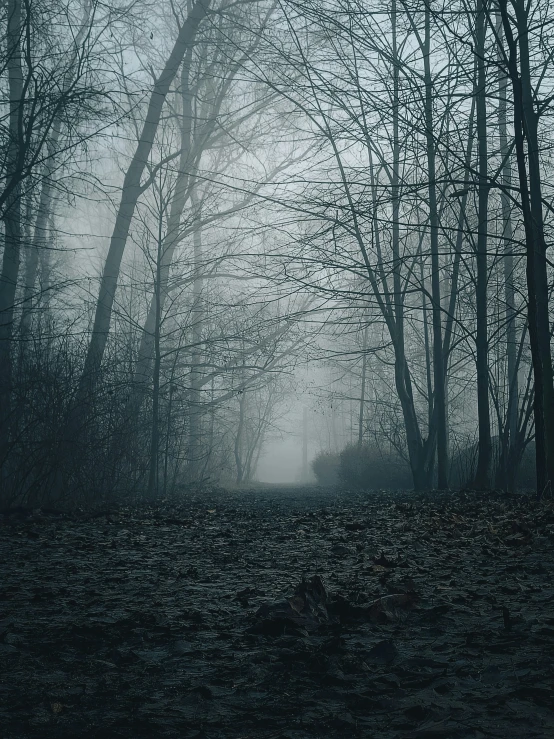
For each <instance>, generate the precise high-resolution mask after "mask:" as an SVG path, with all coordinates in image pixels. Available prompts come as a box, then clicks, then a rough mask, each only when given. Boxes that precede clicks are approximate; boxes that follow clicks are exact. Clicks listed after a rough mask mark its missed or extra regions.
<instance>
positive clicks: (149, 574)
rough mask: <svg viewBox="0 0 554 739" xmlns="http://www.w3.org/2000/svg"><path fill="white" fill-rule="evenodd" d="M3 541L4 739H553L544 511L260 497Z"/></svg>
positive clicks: (35, 531)
mask: <svg viewBox="0 0 554 739" xmlns="http://www.w3.org/2000/svg"><path fill="white" fill-rule="evenodd" d="M0 537H1V538H0V554H1V555H2V562H1V563H0V572H1V575H0V609H1V613H0V665H1V667H0V727H1V729H0V735H1V736H2V739H15V738H17V739H19V738H20V737H37V738H39V737H40V738H42V737H49V738H53V739H54V738H55V739H70V738H77V737H79V738H83V737H87V738H88V737H91V738H92V737H95V738H96V737H98V739H109V738H114V739H115V738H116V737H128V738H132V737H152V738H158V737H160V738H162V737H164V738H165V737H168V738H171V737H180V738H181V739H183V738H184V739H188V738H189V737H191V738H192V737H206V739H220V738H221V739H227V738H229V739H238V738H239V737H242V738H243V739H246V738H247V737H251V738H258V737H260V738H261V739H262V738H263V739H269V738H270V737H273V738H275V739H278V738H283V739H304V738H308V737H323V738H332V737H341V739H342V738H348V737H371V738H374V739H381V738H382V739H396V738H398V739H404V738H406V739H407V738H412V737H413V738H414V739H416V738H417V739H424V738H425V737H435V738H440V737H453V738H454V737H459V738H460V739H463V738H464V737H467V738H469V737H472V738H475V739H477V738H480V737H502V739H508V738H511V737H514V738H516V737H517V739H532V738H534V737H541V738H551V737H554V504H553V503H552V501H545V502H543V503H541V504H537V503H536V502H535V501H534V500H533V499H532V498H531V497H529V496H523V495H521V496H519V495H518V496H510V497H506V496H503V495H500V494H487V495H479V494H476V493H441V494H438V493H428V494H425V495H416V494H413V493H383V492H375V493H364V494H359V493H356V494H354V493H336V492H330V491H324V490H321V489H317V488H299V487H296V488H293V487H291V488H277V487H275V488H271V487H266V488H264V489H260V490H248V491H235V492H211V493H203V494H200V493H198V494H196V495H190V494H189V495H188V496H187V497H186V498H185V499H183V501H182V502H181V503H179V504H170V503H166V504H164V505H161V506H158V507H147V506H141V507H135V508H119V509H113V510H110V511H104V512H101V511H97V512H96V513H94V514H87V513H84V512H81V513H76V514H71V515H69V514H63V515H62V514H54V513H47V512H41V511H34V512H26V511H15V512H12V513H10V514H9V515H8V514H7V513H5V514H4V515H2V516H0ZM316 576H317V577H316ZM303 577H305V578H306V579H305V582H304V584H303V585H302V584H301V583H302V578H303ZM319 578H321V579H319Z"/></svg>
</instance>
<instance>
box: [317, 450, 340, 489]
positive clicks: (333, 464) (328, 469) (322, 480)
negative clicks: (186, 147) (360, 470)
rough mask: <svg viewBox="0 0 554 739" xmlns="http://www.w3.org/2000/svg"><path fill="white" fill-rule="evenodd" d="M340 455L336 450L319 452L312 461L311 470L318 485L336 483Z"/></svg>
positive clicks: (337, 481) (337, 480)
mask: <svg viewBox="0 0 554 739" xmlns="http://www.w3.org/2000/svg"><path fill="white" fill-rule="evenodd" d="M339 467H340V455H339V454H337V453H336V452H319V453H318V454H317V456H316V457H315V459H314V460H313V461H312V470H313V471H314V475H315V476H316V478H317V481H318V483H319V484H320V485H338V483H339Z"/></svg>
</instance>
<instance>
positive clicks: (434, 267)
mask: <svg viewBox="0 0 554 739" xmlns="http://www.w3.org/2000/svg"><path fill="white" fill-rule="evenodd" d="M423 63H424V81H425V135H426V144H427V167H428V177H429V193H428V197H429V227H430V236H431V294H432V297H433V310H432V317H433V381H434V391H435V392H434V404H433V409H434V419H435V424H436V439H437V487H438V489H439V490H443V489H445V488H446V487H448V448H447V428H446V397H445V372H444V354H443V343H442V315H441V286H440V264H439V218H438V210H437V182H436V178H437V175H436V155H435V140H434V131H433V80H432V76H431V11H430V8H429V5H426V6H425V39H424V48H423ZM430 433H431V430H430Z"/></svg>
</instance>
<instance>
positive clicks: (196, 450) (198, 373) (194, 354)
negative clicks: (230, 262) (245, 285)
mask: <svg viewBox="0 0 554 739" xmlns="http://www.w3.org/2000/svg"><path fill="white" fill-rule="evenodd" d="M191 197H192V201H191V202H192V206H193V210H194V218H195V219H197V220H198V226H197V228H195V230H194V234H193V248H194V281H193V285H192V308H191V323H192V341H191V344H192V351H191V356H190V363H191V368H190V429H189V439H190V443H189V449H190V455H189V456H190V469H191V476H192V479H193V480H196V479H198V477H199V470H200V464H199V463H200V459H201V458H202V456H203V454H202V407H201V395H202V393H201V387H202V374H203V373H202V368H201V362H202V335H203V325H204V305H203V300H202V289H203V279H202V270H203V266H202V226H201V225H200V221H201V217H200V215H201V214H200V203H199V198H198V194H197V191H196V189H193V191H192V194H191Z"/></svg>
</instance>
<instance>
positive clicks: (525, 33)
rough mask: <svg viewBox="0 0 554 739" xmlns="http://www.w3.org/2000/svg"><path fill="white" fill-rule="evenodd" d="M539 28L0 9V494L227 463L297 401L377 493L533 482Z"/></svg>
mask: <svg viewBox="0 0 554 739" xmlns="http://www.w3.org/2000/svg"><path fill="white" fill-rule="evenodd" d="M553 22H554V19H553V18H551V6H550V4H549V2H546V0H540V2H532V3H529V2H515V1H514V2H512V1H511V2H501V1H499V2H487V1H486V0H484V2H477V3H476V4H475V5H471V4H468V3H467V2H460V3H454V4H451V3H448V4H445V5H444V6H441V5H440V4H439V3H436V2H431V3H428V4H427V5H425V6H424V7H420V5H419V4H418V3H413V4H412V3H410V2H407V1H406V2H404V0H396V1H395V2H393V1H392V0H391V1H390V2H375V3H372V2H355V1H354V0H340V1H339V0H333V1H331V0H330V1H329V2H320V1H319V0H318V2H315V1H314V2H313V3H312V2H301V3H295V2H285V0H282V1H281V2H277V3H271V2H263V1H261V0H260V1H258V0H236V1H234V2H230V1H229V2H222V3H221V4H217V3H216V4H212V2H207V1H206V0H202V2H200V0H199V1H198V2H195V3H191V2H188V5H187V3H181V5H176V4H175V3H171V2H169V3H167V4H166V3H163V2H162V3H155V4H151V3H149V2H148V1H147V0H144V1H143V0H136V2H132V3H125V2H121V3H118V2H115V3H99V2H95V0H82V2H68V1H67V0H60V2H58V0H55V2H51V1H50V0H49V1H48V2H46V1H45V2H41V0H35V1H33V2H29V1H27V2H21V1H20V0H13V2H12V1H11V0H10V2H8V3H7V4H5V5H4V7H3V10H2V23H3V28H4V35H5V43H4V45H3V52H2V53H3V64H2V90H3V91H4V92H3V104H2V117H1V131H2V137H3V141H4V145H3V146H2V154H1V156H2V160H1V171H2V194H1V195H0V207H1V209H2V242H3V254H2V273H1V277H0V352H1V357H0V367H1V376H0V409H1V411H0V412H1V423H0V436H1V438H0V465H1V476H2V500H3V503H4V505H5V506H13V505H26V506H31V507H33V506H36V505H43V504H45V503H46V504H49V505H52V506H54V507H56V506H57V507H59V506H63V505H65V504H89V503H90V502H91V501H93V502H98V501H101V500H104V499H108V498H110V499H113V498H121V499H129V497H132V498H149V499H152V498H156V497H157V496H158V497H159V496H162V497H163V496H164V495H167V494H175V493H176V492H177V491H178V490H180V489H184V488H185V489H186V488H187V486H189V487H190V486H191V485H193V486H194V485H196V484H202V483H206V482H210V483H212V484H218V483H223V484H225V483H234V484H236V483H239V484H240V483H242V482H246V481H251V480H255V479H256V468H257V463H258V460H259V459H260V455H261V454H264V453H266V452H267V451H268V445H270V444H271V441H272V439H274V438H275V436H276V435H278V434H279V433H286V432H287V428H288V431H289V432H292V431H291V428H290V424H289V427H287V423H286V417H287V414H289V415H290V409H291V407H292V406H296V405H298V404H300V405H302V406H305V407H306V408H307V412H308V414H309V417H310V426H311V427H312V428H313V429H315V431H316V432H317V431H319V432H320V433H319V438H314V439H313V440H312V441H311V443H312V444H316V445H317V447H318V451H320V452H322V453H329V452H332V453H334V454H335V455H337V454H339V453H340V452H341V451H343V450H344V449H345V448H347V447H349V448H350V447H354V449H351V448H350V449H349V450H348V451H347V453H349V454H350V456H351V457H356V464H358V466H362V467H363V466H364V465H365V467H366V468H367V469H368V470H371V466H372V460H373V459H377V460H380V461H381V462H382V464H384V465H385V466H388V467H391V468H396V467H398V468H399V469H401V471H402V474H401V475H400V477H401V478H402V480H406V482H405V483H404V485H403V487H410V488H413V489H415V490H425V489H430V488H435V489H439V490H443V489H448V488H449V487H451V488H455V487H461V486H469V487H472V488H475V489H480V490H486V489H504V490H512V491H513V489H514V488H515V487H517V486H518V485H517V483H518V481H521V486H523V487H527V488H529V487H532V488H534V489H536V491H537V495H538V496H541V495H543V494H549V491H550V485H551V480H552V476H553V474H554V389H553V373H552V356H551V348H550V336H551V317H550V291H551V288H552V269H551V267H552V265H551V262H550V260H549V257H548V253H547V249H548V246H549V239H550V237H551V228H552V223H551V222H552V207H553V206H552V185H551V182H552V171H551V167H552V163H551V135H550V123H551V116H552V102H553V73H552V63H553V60H552V55H553V51H552V25H553ZM283 419H285V422H283ZM295 424H296V426H297V428H295V429H293V430H294V431H295V433H301V432H300V431H299V429H300V427H301V424H302V421H301V419H297V420H296V421H295ZM326 427H329V429H331V431H332V433H331V431H329V433H328V434H327V439H325V435H324V434H323V433H322V431H323V429H324V428H326ZM332 427H334V428H332ZM314 433H315V432H314ZM312 435H313V434H312ZM316 436H317V434H316ZM356 447H357V449H358V451H357V452H356ZM312 456H313V455H312ZM335 462H336V460H335ZM522 465H523V468H524V471H523V473H522V474H520V473H519V470H520V468H521V467H522ZM335 466H336V465H335ZM368 474H370V472H368ZM302 475H303V477H304V479H305V478H306V469H304V470H303V471H302ZM370 477H371V474H370ZM378 477H379V476H378ZM535 477H536V483H535ZM379 479H380V478H379ZM365 485H366V486H368V485H369V486H370V487H371V486H372V482H371V479H368V480H367V481H365ZM376 486H377V487H391V486H392V487H394V485H392V484H389V483H387V480H384V481H383V482H379V483H378V484H377V485H376V484H375V483H374V484H373V487H376Z"/></svg>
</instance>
